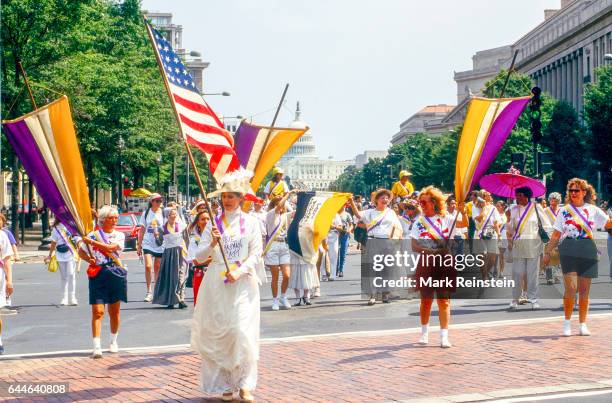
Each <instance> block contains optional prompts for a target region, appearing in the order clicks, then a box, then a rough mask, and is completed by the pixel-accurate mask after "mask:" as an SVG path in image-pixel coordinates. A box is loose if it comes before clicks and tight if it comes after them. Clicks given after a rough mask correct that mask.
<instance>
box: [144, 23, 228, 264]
mask: <svg viewBox="0 0 612 403" xmlns="http://www.w3.org/2000/svg"><path fill="white" fill-rule="evenodd" d="M143 18H144V17H143ZM144 20H145V26H146V28H147V34H148V35H149V40H150V41H151V45H152V46H153V54H155V59H156V60H157V67H158V68H159V72H160V73H161V76H162V80H163V81H164V85H165V87H166V91H167V92H168V96H169V97H170V98H171V100H170V104H171V105H172V110H173V111H174V117H175V118H176V123H177V124H178V127H179V132H180V135H181V139H182V140H183V144H184V145H185V149H186V150H187V156H188V157H189V162H190V163H191V166H192V168H193V172H194V175H195V178H196V182H197V183H198V187H199V188H200V193H202V196H203V197H204V204H205V205H206V210H207V211H208V215H209V216H210V218H211V220H210V224H211V225H212V228H213V229H218V228H217V223H216V220H215V219H214V215H213V212H212V209H211V208H210V203H208V197H207V196H206V191H205V190H204V185H203V184H202V179H201V178H200V173H199V171H198V167H197V165H196V163H195V159H194V158H193V154H192V153H191V149H190V148H189V143H187V138H186V137H185V134H184V133H183V127H182V126H181V123H180V122H181V119H180V117H179V113H178V111H177V110H176V106H175V105H174V102H172V92H171V91H170V84H169V83H168V79H167V78H166V75H165V74H164V71H163V69H162V63H161V59H160V58H159V53H158V52H157V49H156V48H155V40H154V39H153V32H151V26H150V25H149V23H148V21H147V19H146V18H144ZM217 245H218V246H219V251H220V252H221V257H222V258H223V263H225V268H226V269H227V273H228V274H229V273H230V268H229V262H228V261H227V257H226V255H225V249H223V245H222V243H221V242H217Z"/></svg>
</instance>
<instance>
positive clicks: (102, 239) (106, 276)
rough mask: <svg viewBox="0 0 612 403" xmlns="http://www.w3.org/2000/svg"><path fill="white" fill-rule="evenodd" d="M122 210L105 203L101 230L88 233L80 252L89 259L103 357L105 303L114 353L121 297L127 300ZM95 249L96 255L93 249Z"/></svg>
mask: <svg viewBox="0 0 612 403" xmlns="http://www.w3.org/2000/svg"><path fill="white" fill-rule="evenodd" d="M118 217H119V213H118V212H117V208H115V207H112V206H103V207H102V208H101V209H100V211H98V224H99V225H100V229H99V230H95V231H92V232H90V233H89V234H87V236H86V237H85V238H83V243H82V244H81V248H80V249H79V256H80V257H81V258H82V259H84V260H85V261H87V262H89V268H88V269H87V276H88V277H89V304H90V305H91V314H92V319H91V331H92V334H93V345H94V348H93V355H92V357H93V358H102V347H101V345H100V333H101V332H102V319H103V318H104V305H108V315H109V317H110V331H111V339H110V347H109V351H110V352H111V353H117V352H119V346H118V345H117V334H118V333H119V319H120V317H119V310H120V304H121V301H123V302H127V270H126V268H125V266H124V265H123V263H121V260H120V259H119V252H120V251H122V250H123V247H124V244H125V235H123V233H121V232H119V231H115V227H116V226H117V218H118ZM92 252H93V255H90V253H92Z"/></svg>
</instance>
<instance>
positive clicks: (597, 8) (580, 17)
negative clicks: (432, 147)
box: [391, 0, 612, 145]
mask: <svg viewBox="0 0 612 403" xmlns="http://www.w3.org/2000/svg"><path fill="white" fill-rule="evenodd" d="M560 6H561V7H560V9H555V10H544V21H543V22H542V23H541V24H539V25H538V26H537V27H535V28H534V29H532V30H531V31H529V32H528V33H526V34H525V35H523V36H522V37H521V38H520V39H518V41H516V42H515V43H514V44H512V45H506V46H501V47H498V48H494V49H487V50H482V51H478V52H476V54H475V55H474V56H473V57H472V62H473V67H472V70H468V71H461V72H455V74H454V79H455V82H456V83H457V106H455V107H454V108H451V109H450V110H449V111H448V112H447V113H446V115H444V116H441V114H435V115H432V116H427V114H423V111H425V110H427V109H428V108H430V107H426V108H425V109H423V110H421V111H420V112H418V113H416V114H414V115H412V116H411V117H410V118H408V119H406V120H404V121H403V122H402V124H401V125H400V131H399V132H398V133H396V134H395V135H393V137H392V139H391V143H392V144H393V145H396V144H402V143H403V142H405V141H406V139H407V138H408V136H410V135H413V134H415V133H416V132H415V131H414V130H413V126H415V125H412V126H411V125H410V124H409V123H411V122H412V123H414V122H415V121H418V125H420V126H421V127H422V128H423V130H422V131H421V132H422V133H425V134H428V135H439V134H440V133H444V132H446V131H449V130H452V129H453V128H455V127H456V126H457V125H459V124H461V123H462V122H463V120H464V118H465V113H466V111H467V105H468V102H469V99H470V95H480V94H481V92H482V90H483V89H484V84H485V83H486V82H487V81H488V80H491V79H492V78H494V77H495V76H496V75H497V73H499V71H500V69H502V68H505V69H507V68H509V67H510V63H511V61H512V56H513V54H514V52H515V51H516V50H518V51H519V53H518V56H517V60H516V65H515V68H516V69H517V70H518V71H519V72H521V73H524V74H528V75H529V76H530V77H531V78H532V80H533V83H534V85H537V86H539V87H540V88H542V90H543V91H544V92H546V93H548V94H549V95H551V96H552V97H554V98H555V99H558V100H565V101H567V102H569V103H570V104H571V105H573V106H574V108H575V109H576V110H577V111H578V113H579V115H581V114H582V110H583V106H584V87H585V85H586V84H588V83H590V82H593V81H594V80H596V77H595V69H596V68H598V67H600V66H602V65H606V64H608V65H610V64H612V62H610V61H606V59H605V55H606V54H612V0H560Z"/></svg>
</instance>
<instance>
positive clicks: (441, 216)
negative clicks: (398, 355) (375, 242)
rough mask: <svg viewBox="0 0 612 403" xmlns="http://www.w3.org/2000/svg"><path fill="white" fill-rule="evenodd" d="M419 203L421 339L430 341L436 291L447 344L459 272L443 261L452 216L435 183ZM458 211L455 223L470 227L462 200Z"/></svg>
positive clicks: (415, 229)
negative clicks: (420, 212) (432, 307)
mask: <svg viewBox="0 0 612 403" xmlns="http://www.w3.org/2000/svg"><path fill="white" fill-rule="evenodd" d="M419 204H420V205H421V210H422V211H423V213H422V214H421V215H420V216H419V219H418V220H417V221H416V222H415V223H414V225H413V226H412V233H411V236H412V250H413V251H414V252H417V253H420V254H421V256H420V259H419V265H418V267H417V269H416V275H415V279H416V288H417V290H419V291H420V293H421V308H420V315H421V338H420V339H419V343H420V344H423V345H425V344H428V343H429V317H430V315H431V306H432V305H433V297H434V294H435V295H436V299H437V302H438V311H439V316H440V346H441V347H442V348H448V347H451V346H452V345H451V343H450V341H449V340H448V324H449V322H450V296H451V293H453V292H454V291H455V287H456V284H455V281H456V279H457V272H456V270H455V269H454V267H452V266H451V267H448V266H445V265H442V264H441V262H440V261H444V260H446V259H445V258H446V256H448V255H449V254H450V251H449V246H448V239H449V236H450V231H451V228H452V226H453V217H452V216H451V215H447V214H446V206H445V197H444V195H443V194H442V192H441V191H440V189H438V188H435V187H433V186H428V187H426V188H425V189H423V190H422V191H421V193H420V194H419ZM458 212H459V213H460V216H461V221H457V222H456V223H455V227H457V228H467V226H468V220H467V214H466V213H465V206H464V204H463V203H459V206H458ZM440 257H441V258H442V259H440ZM438 282H439V283H438Z"/></svg>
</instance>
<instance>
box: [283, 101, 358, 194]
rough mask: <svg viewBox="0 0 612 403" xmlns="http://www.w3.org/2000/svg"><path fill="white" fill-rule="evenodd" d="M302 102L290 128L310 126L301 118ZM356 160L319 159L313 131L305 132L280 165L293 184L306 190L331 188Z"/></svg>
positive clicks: (297, 108)
mask: <svg viewBox="0 0 612 403" xmlns="http://www.w3.org/2000/svg"><path fill="white" fill-rule="evenodd" d="M301 114H302V112H301V110H300V103H299V102H298V103H297V107H296V110H295V119H294V120H293V122H291V123H290V124H289V127H290V128H296V129H297V128H299V129H304V128H306V127H308V125H307V124H306V122H304V121H303V120H301ZM354 164H355V161H353V160H346V161H335V160H333V157H329V159H327V160H323V159H319V157H318V156H317V150H316V146H315V142H314V136H313V135H312V133H311V131H310V130H309V131H307V132H306V133H304V135H303V136H302V137H300V139H299V140H298V141H296V142H295V144H293V146H292V147H291V148H290V149H289V150H288V151H287V152H286V153H285V155H283V157H282V158H281V159H280V161H279V163H278V165H280V166H281V167H282V168H283V169H284V170H285V176H286V177H288V179H289V181H290V184H291V186H293V187H297V188H299V189H304V190H330V189H329V185H330V184H331V183H332V182H334V181H335V180H336V178H338V176H340V175H341V174H342V173H343V172H344V170H345V169H346V168H347V167H348V166H350V165H354Z"/></svg>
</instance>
